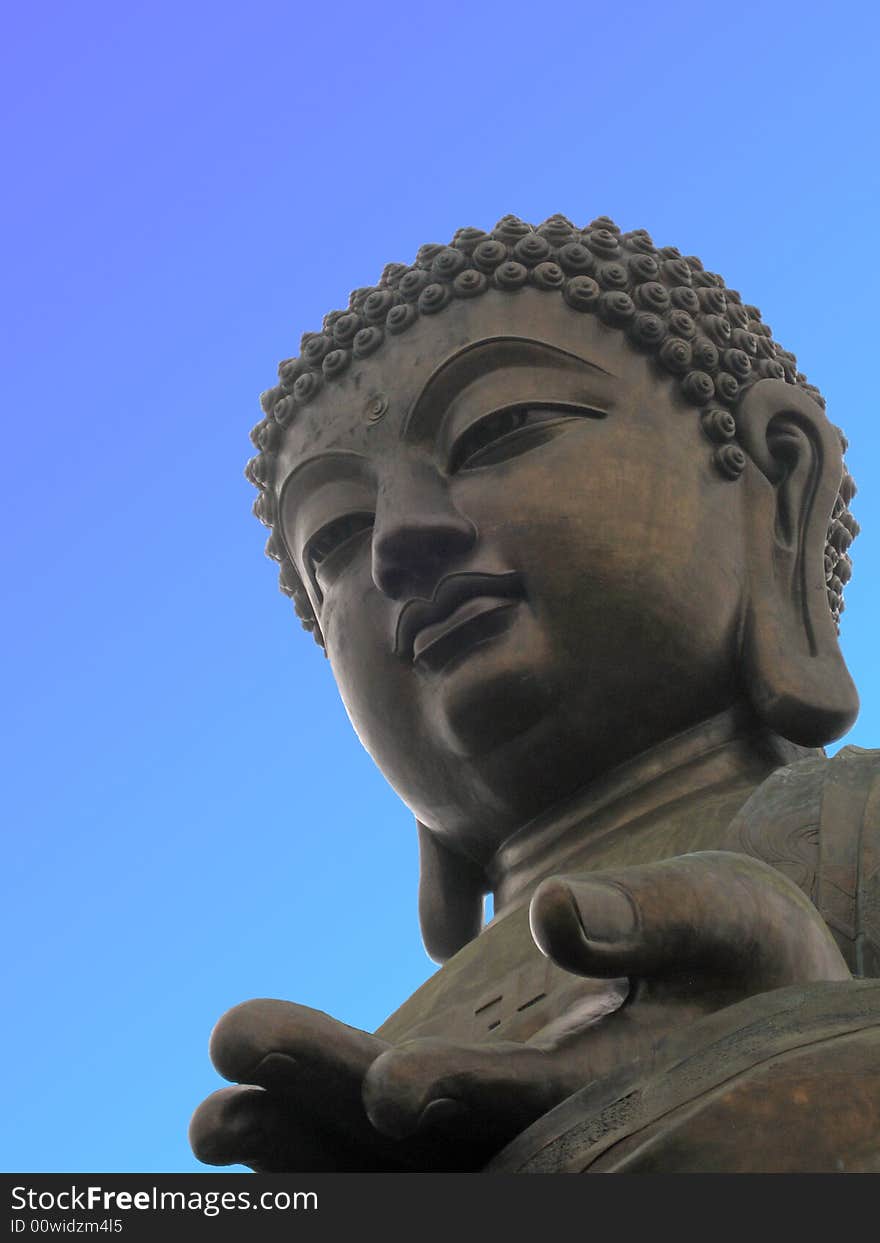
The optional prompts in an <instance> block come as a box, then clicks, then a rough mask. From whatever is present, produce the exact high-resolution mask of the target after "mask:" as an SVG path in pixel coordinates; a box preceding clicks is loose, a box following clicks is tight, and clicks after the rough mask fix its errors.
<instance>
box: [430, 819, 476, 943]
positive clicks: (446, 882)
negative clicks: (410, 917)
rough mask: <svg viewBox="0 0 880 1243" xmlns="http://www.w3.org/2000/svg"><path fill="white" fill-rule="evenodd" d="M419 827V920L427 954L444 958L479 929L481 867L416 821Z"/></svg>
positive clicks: (471, 937)
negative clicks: (456, 851) (455, 851)
mask: <svg viewBox="0 0 880 1243" xmlns="http://www.w3.org/2000/svg"><path fill="white" fill-rule="evenodd" d="M416 824H417V826H418V830H419V923H420V924H421V929H422V940H423V941H424V943H425V949H426V950H427V952H428V956H429V957H430V958H433V959H434V961H435V962H446V960H447V959H448V958H451V957H452V955H453V954H457V953H458V951H459V950H460V949H461V948H462V946H464V945H467V943H468V941H472V940H473V939H474V937H475V936H477V935H478V934H479V932H480V929H481V928H482V926H483V895H484V894H485V893H487V892H488V885H487V882H486V878H485V876H484V875H483V872H482V871H481V870H480V868H478V867H477V865H476V864H475V863H472V862H471V861H470V859H466V858H464V856H463V855H458V854H454V853H453V852H452V851H451V850H449V849H447V847H446V846H444V845H443V843H442V842H441V841H440V839H439V838H438V837H437V836H436V835H435V834H433V833H432V832H431V830H430V829H427V828H425V826H424V825H423V824H420V823H419V821H416Z"/></svg>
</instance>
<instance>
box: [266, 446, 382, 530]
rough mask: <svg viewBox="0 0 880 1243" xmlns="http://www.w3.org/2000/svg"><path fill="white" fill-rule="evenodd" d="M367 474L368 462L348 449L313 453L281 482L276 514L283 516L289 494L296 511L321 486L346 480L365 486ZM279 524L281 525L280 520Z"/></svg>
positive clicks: (288, 501)
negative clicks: (277, 512) (310, 493)
mask: <svg viewBox="0 0 880 1243" xmlns="http://www.w3.org/2000/svg"><path fill="white" fill-rule="evenodd" d="M368 474H369V461H368V459H367V458H366V457H364V455H363V454H361V453H355V452H354V451H352V450H349V449H346V450H343V449H335V450H331V451H330V452H327V453H317V454H314V455H313V456H312V457H308V458H305V459H303V460H302V461H301V462H298V463H297V465H296V466H295V467H294V468H293V470H292V471H291V472H290V474H289V475H288V476H287V478H286V479H285V480H284V483H283V484H282V486H281V491H280V492H279V494H278V510H279V513H280V514H282V515H283V513H284V510H285V508H286V506H287V505H288V504H290V497H291V493H292V494H293V503H294V505H295V506H296V507H297V508H298V507H299V506H300V505H302V503H303V501H304V500H305V498H306V496H307V495H308V494H309V492H313V491H314V490H315V488H318V487H320V486H321V485H322V484H324V483H328V482H336V481H344V480H346V479H349V480H351V481H352V482H353V483H365V482H367V476H368ZM281 525H282V526H283V520H282V523H281Z"/></svg>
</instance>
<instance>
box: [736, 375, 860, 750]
mask: <svg viewBox="0 0 880 1243" xmlns="http://www.w3.org/2000/svg"><path fill="white" fill-rule="evenodd" d="M737 432H738V438H739V440H740V443H741V444H742V446H743V448H744V449H745V451H746V453H747V454H748V455H749V457H750V459H751V464H750V465H751V467H752V468H750V469H747V470H746V471H745V473H744V474H743V476H742V483H743V485H744V487H745V488H746V490H747V496H746V504H745V511H744V512H745V523H746V527H747V538H748V548H749V562H748V564H749V583H748V601H747V612H746V617H745V624H744V631H743V662H744V668H745V679H746V690H747V693H748V695H749V697H750V699H751V701H752V705H753V707H754V709H755V711H756V712H757V714H758V716H759V717H760V718H761V719H762V720H763V721H764V723H765V724H766V725H767V726H768V727H769V728H770V729H772V730H773V731H774V732H775V733H778V734H781V735H782V736H783V737H784V738H788V739H790V740H791V741H792V742H797V743H800V744H801V745H803V746H820V745H822V744H823V743H826V742H831V741H833V739H835V738H839V737H840V735H841V734H843V733H845V732H846V730H847V729H849V727H850V726H851V725H852V723H853V721H854V720H855V718H856V716H857V714H858V709H859V700H858V695H857V693H856V689H855V686H854V685H853V683H852V679H851V678H850V676H849V672H848V670H847V668H846V665H845V664H844V661H843V656H842V655H841V652H840V647H839V645H838V642H837V629H836V626H835V623H834V619H833V617H832V615H831V610H830V608H829V605H828V596H827V588H826V583H825V571H824V557H825V541H826V537H827V532H828V525H829V522H830V520H831V511H832V508H833V505H834V502H835V499H836V497H837V493H838V489H839V487H840V481H841V477H842V473H843V463H842V456H841V447H840V441H839V438H838V436H837V433H836V431H835V430H834V428H833V427H832V426H831V424H830V423H829V422H828V420H827V419H826V418H825V415H824V413H823V412H822V410H820V408H819V407H818V406H817V405H816V403H815V402H814V401H813V400H812V398H811V397H809V395H808V394H807V393H805V392H804V391H803V390H802V389H801V388H799V387H798V386H796V385H793V384H787V383H786V382H785V381H784V380H775V379H774V380H761V381H760V382H759V383H757V384H755V385H754V386H753V387H752V388H751V389H750V390H749V391H748V392H747V393H746V395H745V397H744V398H743V400H742V403H741V405H740V408H739V410H738V412H737Z"/></svg>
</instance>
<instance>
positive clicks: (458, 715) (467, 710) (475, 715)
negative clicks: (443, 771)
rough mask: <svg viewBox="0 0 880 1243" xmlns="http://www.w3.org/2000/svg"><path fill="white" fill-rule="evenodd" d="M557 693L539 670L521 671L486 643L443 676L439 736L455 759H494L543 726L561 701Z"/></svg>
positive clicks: (439, 688) (437, 711)
mask: <svg viewBox="0 0 880 1243" xmlns="http://www.w3.org/2000/svg"><path fill="white" fill-rule="evenodd" d="M524 663H525V662H522V664H524ZM554 692H555V688H554V687H553V685H552V683H551V682H550V680H549V679H548V678H546V677H542V676H541V671H540V669H539V670H535V669H527V668H521V667H520V662H519V661H517V662H513V663H512V662H511V661H510V660H509V658H508V657H507V653H506V652H505V651H503V650H490V644H486V645H485V646H484V647H482V648H478V649H477V650H475V651H474V652H472V653H471V654H470V656H469V657H468V658H467V659H466V660H464V661H462V662H461V663H460V664H459V665H457V666H456V667H455V668H453V669H450V670H448V671H444V672H443V673H442V674H441V675H440V679H439V681H438V686H437V698H436V703H435V705H434V708H433V717H434V721H435V723H436V728H437V732H438V734H439V736H440V737H441V738H442V740H443V742H445V743H446V745H447V746H448V747H449V749H450V750H451V751H452V753H453V754H454V755H457V756H460V757H462V758H469V759H471V758H473V759H475V758H478V757H480V756H487V755H490V754H491V753H492V752H495V751H498V750H499V748H502V747H504V746H505V745H506V744H508V743H510V742H512V741H513V740H514V739H517V738H522V737H523V736H524V735H526V734H528V733H529V731H531V730H534V729H535V728H536V727H537V726H539V725H540V723H541V721H543V720H545V719H546V718H547V717H548V715H549V714H550V713H552V712H553V710H554V705H555V704H556V703H557V702H558V696H557V695H556V694H555V693H554Z"/></svg>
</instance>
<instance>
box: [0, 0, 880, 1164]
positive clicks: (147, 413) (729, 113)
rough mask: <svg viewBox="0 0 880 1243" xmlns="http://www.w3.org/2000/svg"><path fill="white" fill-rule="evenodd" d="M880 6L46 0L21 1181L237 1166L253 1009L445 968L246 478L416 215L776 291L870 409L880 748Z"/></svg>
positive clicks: (852, 610)
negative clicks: (321, 352)
mask: <svg viewBox="0 0 880 1243" xmlns="http://www.w3.org/2000/svg"><path fill="white" fill-rule="evenodd" d="M878 33H880V31H878V17H877V9H876V6H875V5H873V4H869V3H867V2H865V3H862V4H859V3H847V2H846V0H843V3H837V4H835V5H834V6H833V7H832V8H831V9H828V8H821V7H818V6H814V5H806V4H803V3H802V2H801V3H797V4H795V3H788V2H783V3H774V2H773V0H769V2H765V3H756V2H753V0H747V2H746V3H739V4H737V5H730V6H726V5H706V4H702V3H693V2H691V0H686V2H682V0H678V2H677V3H674V4H672V5H668V4H664V5H660V4H656V3H639V4H633V3H616V4H613V5H609V4H598V3H595V2H594V0H585V2H584V3H582V4H579V5H573V4H568V3H563V2H561V0H557V2H556V3H553V4H549V5H532V6H530V5H526V4H522V3H518V2H516V0H512V2H509V3H506V4H495V3H488V4H486V3H479V2H478V3H476V4H474V3H458V2H456V3H446V4H444V5H442V6H441V5H437V4H432V3H427V4H426V3H422V4H421V5H403V4H394V3H391V4H387V5H364V4H355V3H351V2H350V0H343V2H341V3H340V2H337V3H335V4H333V5H326V6H322V5H314V4H313V5H308V6H306V5H301V4H292V3H291V4H282V3H266V2H264V0H253V2H252V3H250V4H248V5H228V4H227V5H223V4H220V5H217V4H210V5H209V4H207V3H190V2H188V0H182V2H181V0H177V2H175V3H173V4H172V3H169V2H168V0H154V3H152V4H150V5H119V4H110V3H109V2H107V3H94V2H91V0H83V3H81V4H77V5H70V4H60V3H57V2H55V3H39V2H37V3H34V4H31V5H27V6H24V5H19V6H17V7H16V8H15V9H14V10H10V11H9V14H8V15H7V29H6V31H5V36H6V37H5V39H4V43H5V47H4V50H3V52H2V56H3V58H4V60H5V62H6V63H5V64H4V66H3V73H2V75H0V91H2V93H3V97H4V105H5V107H4V117H5V124H4V127H3V129H4V139H3V141H4V147H5V151H4V155H3V167H4V170H5V173H6V179H5V180H6V185H7V189H6V192H5V193H4V195H3V199H2V204H0V212H2V215H3V218H4V219H3V227H2V235H3V239H4V241H5V243H6V247H5V248H6V254H5V256H4V260H3V272H4V275H5V277H6V282H7V295H6V297H5V298H4V301H3V318H4V332H3V350H4V355H5V358H4V362H3V366H2V370H0V376H2V384H3V389H4V393H3V404H2V409H3V412H4V419H5V428H6V432H5V443H6V446H7V450H8V453H9V461H10V474H9V480H8V481H7V486H6V488H5V489H4V503H5V506H6V518H5V521H4V523H3V535H2V542H3V554H4V557H5V559H6V562H7V564H6V566H5V569H4V582H5V584H6V587H7V592H6V603H5V607H4V609H3V611H2V622H0V624H2V628H3V636H2V647H0V650H2V652H3V653H4V656H5V657H6V660H5V662H4V683H5V693H4V695H3V701H4V710H5V711H4V715H5V720H4V726H3V746H2V763H3V765H4V767H5V769H6V772H5V774H4V781H3V788H4V801H5V815H4V821H5V833H4V842H5V855H6V863H5V867H4V879H3V891H4V892H3V899H2V918H3V936H4V940H5V954H4V967H3V970H4V974H5V977H6V978H5V980H4V985H3V987H4V995H5V997H6V998H7V1015H8V1018H7V1021H6V1023H5V1024H4V1034H3V1037H2V1039H3V1045H4V1048H3V1054H4V1062H5V1065H6V1067H7V1078H6V1087H5V1092H4V1097H5V1111H4V1125H3V1127H2V1128H0V1130H2V1151H0V1168H2V1169H4V1170H8V1171H19V1170H31V1171H41V1170H42V1171H50V1170H58V1171H88V1170H93V1171H114V1170H120V1171H128V1170H143V1171H153V1170H168V1171H171V1170H181V1171H186V1170H194V1169H197V1168H198V1169H202V1168H204V1167H200V1166H198V1164H197V1163H196V1161H195V1160H194V1158H193V1157H192V1155H191V1154H190V1152H189V1148H188V1145H187V1142H186V1124H187V1121H188V1117H189V1114H190V1112H191V1110H192V1109H193V1107H194V1106H195V1105H196V1104H197V1103H198V1101H199V1100H200V1099H201V1098H202V1097H203V1096H204V1095H206V1094H207V1093H208V1092H209V1091H211V1090H213V1088H215V1087H217V1086H219V1081H218V1079H217V1077H216V1075H215V1073H214V1072H213V1070H212V1069H211V1066H210V1064H209V1062H208V1058H207V1052H206V1044H207V1038H208V1033H209V1031H210V1028H211V1026H212V1024H213V1022H214V1021H215V1019H216V1018H217V1017H218V1016H219V1015H220V1014H221V1013H222V1012H223V1011H224V1010H225V1009H227V1008H228V1007H229V1006H230V1005H232V1004H234V1003H235V1002H237V1001H240V1000H243V999H244V998H247V997H251V996H278V997H289V998H291V999H294V1000H297V1001H301V1002H305V1003H307V1004H310V1005H313V1006H316V1007H318V1008H320V1009H324V1010H327V1011H329V1012H331V1013H333V1014H335V1015H336V1016H337V1017H339V1018H340V1019H342V1020H344V1021H346V1022H349V1023H352V1024H356V1025H358V1026H361V1027H365V1028H373V1027H375V1026H377V1025H378V1024H379V1023H380V1022H381V1021H382V1019H383V1018H384V1017H385V1016H386V1015H387V1014H388V1013H389V1012H390V1011H391V1010H393V1009H394V1008H395V1007H396V1006H397V1005H398V1004H399V1003H400V1002H401V1001H402V1000H403V999H404V998H405V997H406V996H407V995H408V994H409V993H410V992H412V990H413V989H414V988H415V987H416V986H417V985H418V984H419V983H420V982H421V981H422V980H423V979H424V978H425V977H426V976H427V975H428V974H429V972H430V971H431V970H432V965H431V964H430V963H429V961H428V960H427V958H426V957H425V955H424V952H423V950H422V949H421V944H420V941H419V937H418V930H417V923H416V909H415V886H416V871H417V860H416V843H415V832H414V828H413V825H412V822H411V818H410V816H409V815H408V813H407V811H406V809H405V808H403V807H402V806H401V805H400V804H399V803H398V801H397V800H396V798H395V796H394V795H393V794H392V793H391V791H390V790H389V789H387V788H386V787H385V785H384V783H383V780H382V778H381V776H380V775H379V774H378V773H377V772H376V771H375V770H374V769H373V767H372V764H371V762H370V760H369V758H368V757H367V755H366V754H365V753H364V752H363V751H362V750H361V748H360V746H359V744H358V742H357V739H356V738H355V737H354V735H353V733H352V731H351V729H350V727H349V725H348V722H347V719H346V717H345V714H344V712H343V709H342V707H341V705H340V702H339V700H338V697H337V696H336V692H335V688H334V686H333V683H332V680H331V677H330V671H329V667H328V664H327V662H326V661H325V660H324V659H323V658H322V656H321V654H320V652H319V651H318V649H317V648H316V647H315V645H314V644H313V643H312V641H311V639H310V638H308V637H307V636H306V635H305V634H304V633H303V632H302V631H301V630H300V629H299V625H298V623H297V622H296V619H295V618H294V616H293V614H292V611H291V608H290V605H289V604H288V603H287V601H286V600H285V599H284V597H283V596H281V595H280V594H278V592H277V588H276V576H275V567H274V566H273V565H272V564H271V563H270V562H268V561H266V560H265V559H264V557H263V554H262V548H263V544H264V542H265V532H264V531H263V530H262V528H261V527H260V526H259V525H258V524H257V523H256V522H255V520H254V519H253V518H252V517H251V516H250V514H249V508H250V505H251V501H252V490H251V488H250V485H249V484H247V483H246V482H245V480H244V478H243V476H242V467H243V465H244V461H245V460H246V458H247V457H248V456H249V455H250V453H251V452H252V450H251V448H250V445H249V443H248V440H247V431H248V429H249V428H250V427H251V425H252V424H253V423H254V422H256V420H257V419H258V418H259V409H258V405H257V394H258V393H259V391H260V390H261V389H264V388H267V387H269V386H270V385H271V384H272V383H273V380H274V369H275V365H276V363H277V361H278V360H279V359H280V358H283V357H286V356H289V355H290V354H293V353H295V352H296V349H297V344H298V340H299V335H300V333H301V332H302V331H303V330H305V329H312V328H315V327H317V326H319V325H320V322H321V318H322V316H323V314H324V313H325V312H326V311H328V310H330V309H332V308H334V307H340V306H344V305H345V302H346V299H347V294H348V291H349V290H350V289H351V288H353V287H355V286H360V285H365V284H372V283H373V282H374V281H375V280H376V279H377V278H378V275H379V273H380V271H381V269H382V267H383V265H384V264H385V263H386V262H388V261H389V260H403V261H409V260H411V259H412V257H413V256H414V254H415V251H416V249H417V248H418V246H419V245H420V244H421V243H422V242H425V241H445V240H448V239H449V238H450V237H451V236H452V234H453V232H454V231H455V229H456V228H458V227H459V226H462V225H466V224H473V225H477V226H480V227H482V228H491V227H492V225H493V224H494V222H495V220H496V219H497V218H498V217H499V216H500V215H502V214H503V213H505V212H509V211H512V212H516V213H517V214H519V215H521V216H523V217H524V218H526V219H528V220H532V221H535V222H537V221H540V220H542V219H544V218H545V217H546V216H548V215H550V214H551V213H552V212H556V211H561V212H564V213H566V214H567V215H569V216H571V217H573V218H574V219H575V220H576V221H578V222H579V223H586V222H588V221H589V220H590V219H592V218H593V217H594V216H596V215H598V214H600V213H607V214H609V215H612V216H613V217H614V218H615V219H616V220H617V222H618V223H619V224H620V225H621V227H623V228H627V229H628V228H638V227H644V228H647V229H649V230H650V231H651V233H652V234H653V236H654V238H655V240H656V241H657V243H658V244H660V245H677V246H679V247H680V248H681V249H682V250H683V251H684V252H685V253H696V254H698V255H700V257H701V258H702V259H703V260H704V262H705V264H706V266H707V267H709V268H710V269H712V270H715V271H719V272H721V273H722V274H723V275H724V277H725V279H726V280H727V282H728V284H730V285H732V286H734V287H735V288H738V289H740V290H741V291H742V293H743V295H744V297H745V299H746V301H751V302H755V303H757V304H758V305H759V306H760V307H761V308H762V310H763V312H764V315H765V318H766V320H767V321H768V322H769V323H770V324H772V326H773V329H774V333H775V336H776V338H777V340H779V341H780V342H782V343H783V344H784V345H785V346H786V347H787V348H789V349H791V350H794V351H795V352H796V353H797V355H798V357H799V360H800V364H801V366H802V368H803V369H804V370H805V371H806V372H807V374H808V376H809V378H810V379H811V380H812V381H813V382H814V383H816V384H818V385H819V387H820V388H821V389H822V390H823V392H824V393H825V395H826V397H827V399H828V409H829V414H830V416H831V417H832V419H833V420H834V421H835V422H837V423H839V424H841V425H843V426H844V427H845V428H846V430H847V432H848V434H849V436H850V440H851V451H850V454H849V463H850V467H851V469H852V471H853V473H854V475H855V476H856V479H857V480H858V482H859V485H860V494H859V496H858V497H857V498H856V502H855V504H854V507H853V508H854V511H855V513H856V516H857V517H858V518H859V520H860V521H861V523H862V525H863V527H864V533H863V534H862V536H861V537H860V538H859V540H858V541H857V543H856V545H855V549H854V560H855V578H854V580H853V582H852V584H851V587H850V588H849V590H848V611H847V613H846V615H845V618H844V629H843V644H844V650H845V653H846V655H847V657H848V660H849V662H850V665H851V668H852V670H853V673H854V675H855V677H856V680H857V682H858V684H859V686H860V689H861V692H862V698H863V705H864V706H863V712H862V716H861V718H860V720H859V722H858V724H857V725H856V728H855V729H854V730H853V731H852V734H851V735H850V736H849V741H852V742H856V743H859V744H860V745H863V746H870V745H872V744H875V743H877V744H880V678H878V676H877V672H876V664H877V661H876V657H875V651H876V647H875V644H876V624H877V623H876V618H877V602H878V588H877V582H878V570H880V546H878V531H880V519H878V512H877V511H878V509H880V465H878V432H877V405H878V394H877V382H876V380H875V379H874V376H873V372H872V367H875V365H876V355H877V326H878V317H877V311H876V296H877V291H878V289H880V272H878V261H877V255H878V249H880V246H878V241H877V213H876V204H877V189H878V185H877V182H878V176H877V167H878V159H877V154H878V153H877V147H876V133H877V124H878V102H877V94H876V81H877V78H876V58H877V47H878ZM365 895H369V896H368V897H365Z"/></svg>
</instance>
